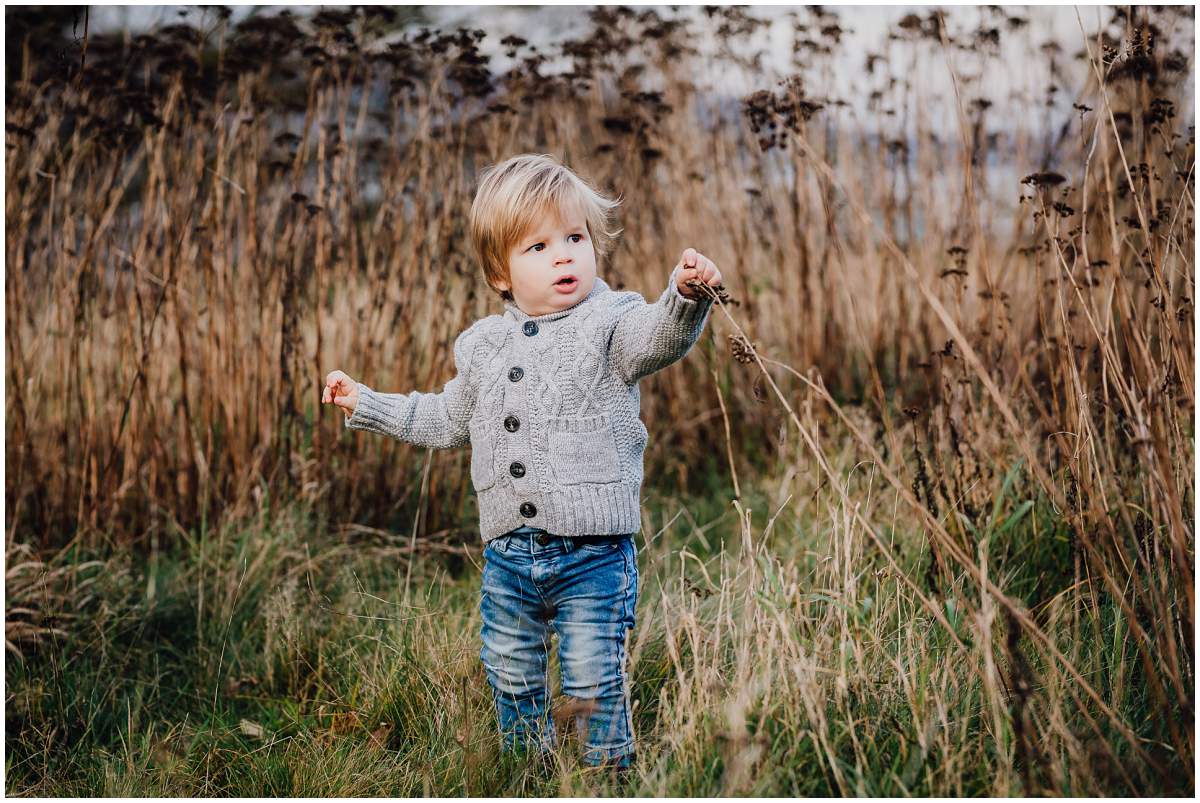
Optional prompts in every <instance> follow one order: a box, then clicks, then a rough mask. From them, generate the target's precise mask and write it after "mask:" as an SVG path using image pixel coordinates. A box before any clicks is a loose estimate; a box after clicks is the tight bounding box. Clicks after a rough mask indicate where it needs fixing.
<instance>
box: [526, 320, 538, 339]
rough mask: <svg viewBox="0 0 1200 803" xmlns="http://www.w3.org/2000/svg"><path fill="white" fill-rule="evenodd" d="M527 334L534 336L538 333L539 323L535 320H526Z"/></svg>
mask: <svg viewBox="0 0 1200 803" xmlns="http://www.w3.org/2000/svg"><path fill="white" fill-rule="evenodd" d="M525 334H527V335H529V336H530V337H533V336H534V335H536V334H537V324H536V323H534V322H533V321H525Z"/></svg>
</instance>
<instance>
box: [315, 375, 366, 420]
mask: <svg viewBox="0 0 1200 803" xmlns="http://www.w3.org/2000/svg"><path fill="white" fill-rule="evenodd" d="M321 402H322V403H323V404H330V403H333V404H336V405H337V406H338V407H341V408H342V412H344V413H345V414H346V418H349V417H350V416H351V414H352V413H353V412H354V408H355V407H357V406H358V383H357V382H355V381H354V380H353V379H351V378H350V377H348V376H346V375H345V374H344V373H342V372H341V371H330V372H329V376H327V377H325V389H324V391H322V393H321Z"/></svg>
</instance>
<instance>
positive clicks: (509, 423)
mask: <svg viewBox="0 0 1200 803" xmlns="http://www.w3.org/2000/svg"><path fill="white" fill-rule="evenodd" d="M504 428H505V429H507V430H508V431H509V432H516V431H517V430H518V429H520V428H521V422H520V421H518V420H517V417H516V416H515V415H510V416H509V417H508V418H506V419H504Z"/></svg>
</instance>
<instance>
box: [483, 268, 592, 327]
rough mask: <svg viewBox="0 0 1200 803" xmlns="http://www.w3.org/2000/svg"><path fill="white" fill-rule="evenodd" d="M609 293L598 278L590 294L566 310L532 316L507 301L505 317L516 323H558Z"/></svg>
mask: <svg viewBox="0 0 1200 803" xmlns="http://www.w3.org/2000/svg"><path fill="white" fill-rule="evenodd" d="M608 291H609V286H608V284H606V283H605V281H604V280H603V279H601V278H600V277H599V276H597V277H596V280H595V282H593V283H592V289H591V290H590V291H588V294H587V295H586V296H584V297H583V298H581V299H579V300H578V301H576V302H575V303H574V304H572V305H571V306H569V307H567V308H566V309H560V310H556V311H555V312H547V313H546V314H545V315H530V314H528V313H527V312H525V311H524V310H522V309H521V308H520V307H518V306H517V305H516V304H515V303H514V302H512V301H505V302H504V310H505V313H504V316H505V317H506V318H510V319H512V320H514V321H516V322H517V323H525V322H526V321H537V322H538V323H544V322H546V321H557V320H558V319H559V318H565V317H566V316H568V315H570V314H572V313H575V312H579V311H580V310H581V309H582V308H583V307H584V305H585V304H591V303H592V302H593V301H595V300H596V297H597V296H600V295H602V294H603V293H607V292H608Z"/></svg>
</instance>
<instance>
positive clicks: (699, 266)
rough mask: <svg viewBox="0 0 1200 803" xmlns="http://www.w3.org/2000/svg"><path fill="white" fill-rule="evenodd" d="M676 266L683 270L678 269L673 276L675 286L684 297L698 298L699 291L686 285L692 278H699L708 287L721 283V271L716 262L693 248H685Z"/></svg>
mask: <svg viewBox="0 0 1200 803" xmlns="http://www.w3.org/2000/svg"><path fill="white" fill-rule="evenodd" d="M676 267H682V268H683V270H681V271H679V273H678V275H677V276H676V278H675V288H676V289H677V290H679V294H680V295H681V296H684V297H685V298H693V299H696V298H700V292H699V291H697V290H693V289H692V288H690V287H688V286H687V283H688V282H689V281H691V280H692V279H699V280H700V281H702V282H704V283H705V284H707V285H708V286H709V287H717V286H719V285H720V284H721V271H719V270H717V266H716V264H715V263H714V262H713V261H712V260H711V259H709V258H708V257H706V256H704V254H701V253H700V252H698V251H697V250H696V249H695V248H685V249H684V250H683V255H682V256H680V257H679V265H677V266H676Z"/></svg>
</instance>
